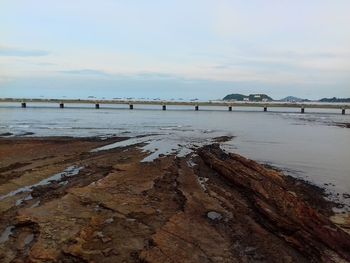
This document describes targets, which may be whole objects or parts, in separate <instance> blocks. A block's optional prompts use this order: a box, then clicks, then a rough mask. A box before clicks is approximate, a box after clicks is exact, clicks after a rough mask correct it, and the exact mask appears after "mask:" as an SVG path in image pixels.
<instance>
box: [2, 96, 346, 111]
mask: <svg viewBox="0 0 350 263" xmlns="http://www.w3.org/2000/svg"><path fill="white" fill-rule="evenodd" d="M2 102H13V103H14V102H18V103H21V102H26V103H30V102H35V103H67V104H68V103H82V104H83V103H85V104H128V105H129V104H139V105H173V106H181V105H183V106H194V105H197V106H227V107H229V106H232V107H235V106H236V107H265V106H266V107H285V108H301V107H304V108H320V109H350V103H334V102H307V103H301V102H278V101H271V102H238V101H224V100H222V101H168V100H133V99H130V100H117V99H106V100H101V99H38V98H33V99H19V98H0V103H2Z"/></svg>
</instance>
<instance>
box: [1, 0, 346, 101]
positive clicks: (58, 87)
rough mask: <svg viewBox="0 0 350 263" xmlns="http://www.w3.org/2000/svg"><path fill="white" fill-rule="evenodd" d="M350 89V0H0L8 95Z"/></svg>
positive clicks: (202, 95)
mask: <svg viewBox="0 0 350 263" xmlns="http://www.w3.org/2000/svg"><path fill="white" fill-rule="evenodd" d="M228 93H244V94H249V93H267V94H269V95H271V96H272V97H274V98H281V97H285V96H287V95H294V96H300V97H305V98H311V99H312V98H321V97H326V96H328V97H329V96H338V97H350V1H349V0H317V1H316V0H307V1H306V0H289V1H287V0H249V1H247V0H240V1H238V0H227V1H225V0H212V1H209V0H172V1H168V0H147V1H146V0H143V1H141V0H74V1H73V0H60V1H48V0H25V1H23V0H0V97H20V98H21V97H40V96H44V97H54V98H60V97H63V96H67V97H74V98H86V97H87V96H97V97H107V98H113V97H136V98H141V97H145V98H147V97H149V98H157V97H159V98H162V99H170V98H199V99H216V98H222V97H223V96H224V95H226V94H228Z"/></svg>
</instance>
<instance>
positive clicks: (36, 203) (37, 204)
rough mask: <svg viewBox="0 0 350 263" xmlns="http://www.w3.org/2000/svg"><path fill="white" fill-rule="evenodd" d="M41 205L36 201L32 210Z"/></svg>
mask: <svg viewBox="0 0 350 263" xmlns="http://www.w3.org/2000/svg"><path fill="white" fill-rule="evenodd" d="M39 205H40V200H39V201H36V202H35V203H34V204H33V205H32V206H31V207H30V208H35V207H38V206H39Z"/></svg>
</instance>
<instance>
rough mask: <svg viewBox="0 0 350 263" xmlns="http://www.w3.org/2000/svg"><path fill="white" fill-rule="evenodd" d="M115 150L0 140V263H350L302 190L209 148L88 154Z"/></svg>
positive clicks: (322, 208)
mask: <svg viewBox="0 0 350 263" xmlns="http://www.w3.org/2000/svg"><path fill="white" fill-rule="evenodd" d="M122 139H123V138H111V139H107V140H100V139H97V138H92V139H84V138H83V139H73V138H22V139H18V138H6V139H5V138H3V139H0V262H4V263H7V262H99V263H102V262H113V263H115V262H350V249H349V248H350V235H349V234H348V233H347V232H346V231H345V230H346V227H349V217H346V216H348V215H344V220H339V218H338V220H334V222H332V221H331V220H330V219H329V218H330V216H331V215H332V213H331V210H330V207H331V205H330V203H329V202H328V201H325V200H324V199H323V198H322V196H321V193H319V192H318V191H317V190H315V189H313V188H312V187H308V185H307V183H305V182H303V181H298V180H297V179H292V178H289V177H287V176H285V175H283V173H281V172H279V171H276V170H273V169H270V168H268V167H266V166H264V165H261V164H258V163H257V162H255V161H252V160H248V159H246V158H244V157H242V156H240V155H237V154H229V153H226V152H224V151H223V150H222V149H221V148H220V144H217V143H215V144H212V145H208V146H204V147H200V148H198V149H193V151H194V152H193V153H192V154H189V155H187V156H186V157H181V158H179V157H176V156H175V155H164V156H163V155H162V156H161V157H159V158H157V159H155V160H153V161H151V162H141V161H142V160H143V159H144V158H145V157H146V156H147V154H148V153H147V152H143V151H142V150H140V148H139V147H138V145H132V146H125V147H119V148H112V149H108V150H103V151H92V150H93V149H96V148H99V147H103V146H104V145H107V144H112V143H115V142H117V141H120V140H122ZM225 140H226V138H219V139H218V140H217V141H218V142H221V141H225ZM47 178H50V180H48V179H47ZM19 189H21V190H19ZM23 189H24V190H23ZM10 193H12V194H10ZM340 221H341V222H340Z"/></svg>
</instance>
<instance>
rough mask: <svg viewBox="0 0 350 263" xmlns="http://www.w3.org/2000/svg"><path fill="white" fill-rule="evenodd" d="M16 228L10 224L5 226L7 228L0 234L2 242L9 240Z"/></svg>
mask: <svg viewBox="0 0 350 263" xmlns="http://www.w3.org/2000/svg"><path fill="white" fill-rule="evenodd" d="M14 229H15V227H14V226H8V227H6V228H5V230H4V231H3V232H2V233H1V235H0V244H1V243H5V242H6V241H8V240H9V238H10V236H11V235H12V234H13V232H12V231H13V230H14Z"/></svg>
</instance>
